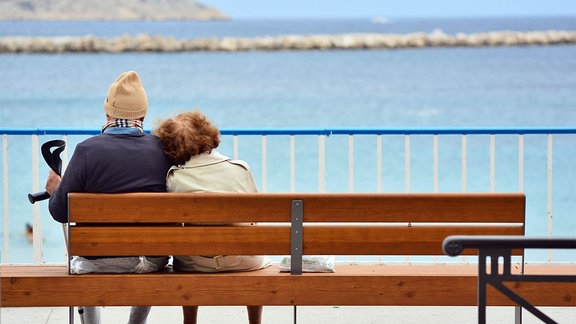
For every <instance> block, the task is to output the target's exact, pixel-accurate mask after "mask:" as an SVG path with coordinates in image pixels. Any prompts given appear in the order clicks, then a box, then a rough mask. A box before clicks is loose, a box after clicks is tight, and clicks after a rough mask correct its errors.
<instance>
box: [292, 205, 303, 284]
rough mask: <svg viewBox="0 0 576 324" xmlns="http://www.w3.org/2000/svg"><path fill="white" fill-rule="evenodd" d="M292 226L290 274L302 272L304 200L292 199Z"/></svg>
mask: <svg viewBox="0 0 576 324" xmlns="http://www.w3.org/2000/svg"><path fill="white" fill-rule="evenodd" d="M291 214H292V226H291V227H290V228H291V233H290V274H292V275H301V274H302V230H303V229H304V226H303V218H304V201H302V200H292V208H291Z"/></svg>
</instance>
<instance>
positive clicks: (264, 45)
mask: <svg viewBox="0 0 576 324" xmlns="http://www.w3.org/2000/svg"><path fill="white" fill-rule="evenodd" d="M566 44H576V32H574V31H538V32H512V31H499V32H489V33H474V34H455V35H448V34H444V33H441V32H435V33H430V34H427V33H413V34H342V35H289V36H278V37H255V38H199V39H176V38H174V37H170V36H152V35H145V34H141V35H124V36H120V37H116V38H99V37H95V36H84V37H0V53H64V52H106V53H121V52H187V51H215V52H218V51H220V52H221V51H225V52H235V51H288V50H337V49H402V48H427V47H488V46H546V45H566Z"/></svg>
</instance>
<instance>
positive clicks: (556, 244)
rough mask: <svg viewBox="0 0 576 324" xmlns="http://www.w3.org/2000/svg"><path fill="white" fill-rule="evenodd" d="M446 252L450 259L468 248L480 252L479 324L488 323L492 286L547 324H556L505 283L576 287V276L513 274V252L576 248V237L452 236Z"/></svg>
mask: <svg viewBox="0 0 576 324" xmlns="http://www.w3.org/2000/svg"><path fill="white" fill-rule="evenodd" d="M442 249H443V250H444V253H446V254H447V255H449V256H458V255H460V254H461V253H462V251H464V250H465V249H478V323H481V324H484V323H486V304H487V302H486V297H487V296H486V291H487V287H488V284H490V285H491V286H492V287H494V288H496V289H497V290H498V291H500V292H501V293H502V294H504V295H505V296H506V297H508V298H510V300H512V301H514V302H515V303H516V304H518V305H519V306H521V307H523V308H525V309H526V310H528V311H529V312H531V313H532V314H533V315H534V316H536V317H537V318H539V319H540V320H542V321H543V322H545V323H556V322H555V321H554V320H552V319H551V318H550V317H548V316H547V315H546V314H544V313H542V312H541V311H540V310H539V309H537V308H536V307H535V306H534V305H532V304H531V303H530V302H528V301H527V300H525V299H524V298H522V297H521V296H520V295H518V294H516V293H515V292H514V291H513V290H511V289H510V288H508V286H506V285H504V282H566V283H572V284H576V275H570V274H567V275H524V274H512V271H511V269H512V266H511V264H512V250H515V249H576V237H525V236H474V235H471V236H448V237H447V238H446V239H444V242H443V243H442ZM488 259H490V260H488ZM500 260H503V265H502V266H503V271H499V269H500V264H499V262H500ZM487 264H490V272H488V268H487V267H486V265H487ZM516 322H517V323H521V320H520V319H519V318H518V317H517V318H516Z"/></svg>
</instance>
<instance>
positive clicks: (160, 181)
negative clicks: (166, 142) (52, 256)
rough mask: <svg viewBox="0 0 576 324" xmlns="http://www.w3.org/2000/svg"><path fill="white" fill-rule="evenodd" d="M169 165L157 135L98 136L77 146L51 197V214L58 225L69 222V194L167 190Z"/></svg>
mask: <svg viewBox="0 0 576 324" xmlns="http://www.w3.org/2000/svg"><path fill="white" fill-rule="evenodd" d="M170 166H171V162H170V160H169V159H168V158H167V157H166V156H165V155H164V153H163V151H162V148H161V147H160V143H159V141H158V138H157V137H156V136H153V135H150V134H146V133H140V134H138V135H128V134H101V135H98V136H94V137H91V138H88V139H86V140H85V141H83V142H81V143H79V144H78V145H77V146H76V149H75V150H74V154H73V155H72V158H71V159H70V162H69V163H68V167H67V168H66V171H65V172H64V175H63V177H62V182H61V183H60V185H59V186H58V189H56V191H54V193H53V194H52V196H51V197H50V203H49V209H50V214H51V215H52V217H53V218H54V219H55V220H56V221H58V222H60V223H66V222H68V193H70V192H102V193H117V192H163V191H166V173H167V172H168V169H169V168H170ZM105 216H106V215H103V217H105Z"/></svg>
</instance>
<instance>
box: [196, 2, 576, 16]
mask: <svg viewBox="0 0 576 324" xmlns="http://www.w3.org/2000/svg"><path fill="white" fill-rule="evenodd" d="M199 2H201V3H203V4H206V5H209V6H213V7H216V8H218V9H220V10H221V11H222V12H224V13H225V14H227V15H229V16H231V17H232V18H346V17H350V18H364V17H374V16H382V17H397V18H400V17H479V16H480V17H482V16H483V17H494V16H558V15H564V16H566V15H568V16H576V0H199Z"/></svg>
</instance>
